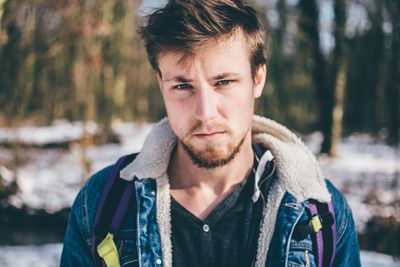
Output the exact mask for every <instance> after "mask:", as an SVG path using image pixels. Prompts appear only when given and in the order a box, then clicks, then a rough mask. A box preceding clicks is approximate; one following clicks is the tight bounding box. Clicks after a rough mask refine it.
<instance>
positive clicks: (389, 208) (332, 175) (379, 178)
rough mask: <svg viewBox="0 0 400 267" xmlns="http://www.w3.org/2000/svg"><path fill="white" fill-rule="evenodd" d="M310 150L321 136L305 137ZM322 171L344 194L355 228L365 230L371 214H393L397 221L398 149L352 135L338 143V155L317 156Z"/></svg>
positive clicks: (399, 211) (316, 147)
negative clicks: (332, 156) (351, 212)
mask: <svg viewBox="0 0 400 267" xmlns="http://www.w3.org/2000/svg"><path fill="white" fill-rule="evenodd" d="M304 140H305V143H306V145H307V146H308V147H309V148H310V149H311V150H312V151H313V152H317V151H318V150H319V144H321V142H322V135H321V134H320V133H315V134H312V135H309V136H306V137H305V138H304ZM319 162H320V165H321V167H322V170H323V172H324V175H325V176H326V177H328V178H329V179H330V180H331V181H332V182H333V183H334V184H335V185H336V186H337V187H338V188H339V189H340V190H341V191H342V192H343V193H344V194H345V195H346V198H347V200H348V202H349V204H350V206H351V208H352V210H353V214H354V217H355V221H356V224H357V228H358V230H359V231H363V230H364V226H365V223H366V222H367V221H368V219H369V218H371V217H372V216H373V215H381V216H384V217H388V216H396V217H397V219H398V220H399V221H400V206H399V203H400V201H399V200H400V149H399V148H394V147H390V146H387V145H386V144H385V143H384V142H383V141H381V140H377V139H374V138H372V137H371V136H369V135H366V134H353V135H352V136H350V137H347V138H344V139H343V140H342V142H341V143H340V144H339V146H338V156H337V157H336V158H328V157H326V156H320V157H319Z"/></svg>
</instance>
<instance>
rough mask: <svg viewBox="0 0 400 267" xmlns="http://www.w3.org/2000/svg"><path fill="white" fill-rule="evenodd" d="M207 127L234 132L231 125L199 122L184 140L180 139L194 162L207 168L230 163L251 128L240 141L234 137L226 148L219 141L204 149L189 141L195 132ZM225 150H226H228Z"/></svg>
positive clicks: (208, 144) (210, 143)
mask: <svg viewBox="0 0 400 267" xmlns="http://www.w3.org/2000/svg"><path fill="white" fill-rule="evenodd" d="M205 128H206V129H208V128H211V129H214V131H215V130H216V129H218V130H216V131H221V132H222V131H224V132H227V133H229V132H232V131H231V130H230V129H229V127H226V126H225V125H221V124H218V125H214V127H204V126H203V125H202V124H201V123H198V124H196V125H195V126H194V127H193V128H192V129H191V130H190V131H189V133H188V134H187V135H185V138H184V139H183V140H179V142H180V144H181V145H182V147H183V148H184V150H185V151H186V152H187V153H188V155H189V156H190V158H191V160H192V162H193V164H195V165H197V166H198V167H200V168H205V169H214V168H218V167H222V166H224V165H226V164H228V163H230V162H231V161H232V160H233V159H234V158H235V156H236V155H237V154H238V153H239V151H240V148H241V147H242V144H243V143H244V140H245V138H246V136H247V133H248V131H249V129H250V128H249V129H248V130H247V131H246V133H245V134H244V135H243V136H242V137H241V138H240V139H239V138H238V140H239V141H237V139H235V138H233V140H232V142H229V143H228V144H227V145H226V148H221V144H220V143H219V142H218V141H210V142H208V143H207V144H206V145H205V148H203V149H199V148H196V147H195V146H194V145H193V144H191V143H190V142H189V139H190V137H192V136H193V133H196V132H201V129H205ZM224 150H226V152H225V151H224ZM224 152H225V153H224Z"/></svg>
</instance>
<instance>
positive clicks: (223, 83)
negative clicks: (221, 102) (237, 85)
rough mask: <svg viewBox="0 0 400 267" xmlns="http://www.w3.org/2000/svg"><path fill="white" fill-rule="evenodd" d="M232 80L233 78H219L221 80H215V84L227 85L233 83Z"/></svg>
mask: <svg viewBox="0 0 400 267" xmlns="http://www.w3.org/2000/svg"><path fill="white" fill-rule="evenodd" d="M233 82H234V80H221V81H218V82H217V84H216V86H221V85H222V86H223V85H228V84H231V83H233Z"/></svg>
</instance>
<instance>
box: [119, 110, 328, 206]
mask: <svg viewBox="0 0 400 267" xmlns="http://www.w3.org/2000/svg"><path fill="white" fill-rule="evenodd" d="M252 135H253V142H256V143H261V144H263V145H264V146H265V147H267V148H268V149H270V150H271V152H272V154H273V155H274V157H275V162H276V166H277V172H278V177H279V181H280V183H281V184H282V185H283V186H284V187H285V188H286V190H287V191H288V192H290V193H291V194H293V195H294V196H295V197H296V198H297V199H298V200H300V201H303V200H305V199H309V198H313V199H316V200H319V201H321V202H328V201H330V194H329V192H328V190H327V188H326V186H325V181H324V177H323V176H322V172H321V169H320V167H319V165H318V162H317V160H316V158H315V156H314V155H313V154H312V153H311V152H310V151H309V150H308V149H307V148H306V146H305V145H304V143H303V142H302V141H301V140H300V139H299V138H298V137H297V136H296V135H295V134H294V133H292V132H291V131H289V130H288V129H287V128H286V127H284V126H283V125H281V124H279V123H277V122H275V121H273V120H270V119H267V118H264V117H260V116H257V115H254V117H253V126H252ZM175 143H176V137H175V135H174V133H173V131H172V129H171V126H170V125H169V122H168V119H167V118H165V119H163V120H161V121H160V122H158V123H157V124H155V125H154V126H153V129H152V130H151V132H150V134H149V135H148V136H147V138H146V140H145V142H144V145H143V150H142V151H141V152H140V154H139V155H138V156H137V158H136V160H135V161H134V162H132V163H131V164H129V165H128V166H127V167H125V168H124V169H123V170H121V177H122V178H123V179H126V180H132V179H133V177H135V176H136V177H137V178H138V179H144V178H155V179H158V178H160V177H163V176H164V175H165V174H166V172H167V168H168V163H169V159H170V155H171V152H172V149H173V148H174V146H175Z"/></svg>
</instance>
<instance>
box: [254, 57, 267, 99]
mask: <svg viewBox="0 0 400 267" xmlns="http://www.w3.org/2000/svg"><path fill="white" fill-rule="evenodd" d="M266 77H267V66H266V65H265V64H261V65H259V66H257V69H256V71H255V73H254V98H259V97H260V96H261V94H262V91H263V89H264V85H265V78H266Z"/></svg>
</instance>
